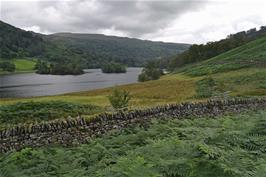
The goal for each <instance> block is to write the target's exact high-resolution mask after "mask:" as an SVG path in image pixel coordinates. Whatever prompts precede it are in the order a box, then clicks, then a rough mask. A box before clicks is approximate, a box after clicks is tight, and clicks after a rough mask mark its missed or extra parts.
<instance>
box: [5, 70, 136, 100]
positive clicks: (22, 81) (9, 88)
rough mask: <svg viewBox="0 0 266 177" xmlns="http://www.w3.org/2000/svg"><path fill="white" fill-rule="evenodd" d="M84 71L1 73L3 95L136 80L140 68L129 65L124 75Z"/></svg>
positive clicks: (45, 92) (29, 94) (54, 92)
mask: <svg viewBox="0 0 266 177" xmlns="http://www.w3.org/2000/svg"><path fill="white" fill-rule="evenodd" d="M85 72H86V73H85V74H83V75H78V76H72V75H65V76H60V75H40V74H35V73H23V74H9V75H0V98H9V97H32V96H45V95H57V94H63V93H69V92H77V91H85V90H93V89H97V88H105V87H111V86H115V85H122V84H129V83H135V82H137V78H138V75H139V73H140V72H141V68H127V73H122V74H104V73H102V72H101V70H100V69H87V70H85Z"/></svg>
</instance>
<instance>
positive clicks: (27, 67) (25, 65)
mask: <svg viewBox="0 0 266 177" xmlns="http://www.w3.org/2000/svg"><path fill="white" fill-rule="evenodd" d="M0 61H1V60H0ZM11 61H12V62H13V63H14V64H15V65H16V70H15V73H21V72H34V66H35V64H36V59H13V60H11ZM1 73H4V72H3V71H0V74H1Z"/></svg>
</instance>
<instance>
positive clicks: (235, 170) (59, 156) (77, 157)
mask: <svg viewBox="0 0 266 177" xmlns="http://www.w3.org/2000/svg"><path fill="white" fill-rule="evenodd" d="M265 139H266V111H258V112H250V113H246V114H241V115H235V116H224V117H221V118H216V119H210V118H201V119H184V120H168V121H153V123H152V124H151V125H150V127H149V128H148V129H143V128H140V127H138V128H131V129H126V130H121V131H119V132H112V133H110V134H109V135H105V136H104V137H101V138H96V139H93V140H91V141H90V143H88V144H85V145H82V146H80V147H74V148H63V147H50V148H47V147H46V148H39V149H30V148H26V149H24V150H22V151H21V152H13V153H10V154H6V155H2V157H0V166H1V173H2V176H21V177H23V176H25V177H26V176H27V177H29V176H43V177H45V176H76V177H78V176H92V177H97V176H100V177H104V176H116V177H139V176H141V177H157V176H166V177H172V176H187V177H209V176H210V177H214V176H215V177H227V176H229V177H263V176H265V174H266V165H265V164H266V151H265V148H266V141H265Z"/></svg>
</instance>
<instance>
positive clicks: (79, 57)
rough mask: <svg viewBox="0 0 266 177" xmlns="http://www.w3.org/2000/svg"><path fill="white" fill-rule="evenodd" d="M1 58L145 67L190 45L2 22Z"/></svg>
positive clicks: (88, 66) (91, 65) (0, 23)
mask: <svg viewBox="0 0 266 177" xmlns="http://www.w3.org/2000/svg"><path fill="white" fill-rule="evenodd" d="M0 43H1V45H0V58H2V59H14V58H23V57H37V58H40V59H42V60H47V61H50V62H56V63H58V62H59V63H69V62H72V63H75V62H76V63H77V62H78V63H80V64H81V65H82V66H84V67H85V68H95V67H100V66H101V65H102V64H103V63H106V62H110V61H116V62H120V63H123V64H127V65H129V66H142V65H143V64H144V63H145V62H146V61H147V60H151V59H161V58H164V57H170V56H173V55H176V54H178V53H181V52H183V51H185V50H186V49H187V48H188V47H189V45H188V44H175V43H163V42H153V41H145V40H139V39H132V38H124V37H115V36H105V35H100V34H73V33H58V34H52V35H43V34H37V33H34V32H29V31H24V30H21V29H19V28H16V27H14V26H12V25H9V24H7V23H4V22H2V21H0Z"/></svg>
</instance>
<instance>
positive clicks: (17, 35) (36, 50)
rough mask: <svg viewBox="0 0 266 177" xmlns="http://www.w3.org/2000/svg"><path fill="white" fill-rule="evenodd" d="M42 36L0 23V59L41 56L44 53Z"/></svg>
mask: <svg viewBox="0 0 266 177" xmlns="http://www.w3.org/2000/svg"><path fill="white" fill-rule="evenodd" d="M44 48H45V46H44V40H43V38H42V35H40V34H37V33H33V32H28V31H24V30H21V29H19V28H16V27H14V26H11V25H9V24H7V23H4V22H2V21H0V58H3V59H9V58H15V57H20V56H30V57H32V56H39V55H42V54H43V52H44Z"/></svg>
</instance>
